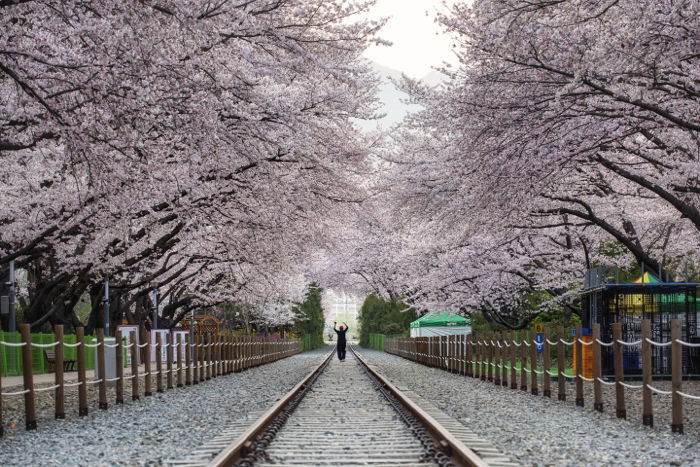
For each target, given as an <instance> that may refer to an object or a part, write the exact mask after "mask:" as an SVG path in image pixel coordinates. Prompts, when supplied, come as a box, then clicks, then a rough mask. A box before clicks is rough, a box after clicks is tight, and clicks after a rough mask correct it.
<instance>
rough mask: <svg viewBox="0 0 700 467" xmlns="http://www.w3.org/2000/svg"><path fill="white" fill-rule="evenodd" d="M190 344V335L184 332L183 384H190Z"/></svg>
mask: <svg viewBox="0 0 700 467" xmlns="http://www.w3.org/2000/svg"><path fill="white" fill-rule="evenodd" d="M191 364H192V345H191V341H190V335H189V333H188V334H185V386H191V385H192V368H191V367H190V365H191Z"/></svg>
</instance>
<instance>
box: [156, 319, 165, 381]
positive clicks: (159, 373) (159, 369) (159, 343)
mask: <svg viewBox="0 0 700 467" xmlns="http://www.w3.org/2000/svg"><path fill="white" fill-rule="evenodd" d="M162 348H163V337H162V335H161V333H159V332H157V333H156V392H163V355H162V354H161V352H162V350H161V349H162Z"/></svg>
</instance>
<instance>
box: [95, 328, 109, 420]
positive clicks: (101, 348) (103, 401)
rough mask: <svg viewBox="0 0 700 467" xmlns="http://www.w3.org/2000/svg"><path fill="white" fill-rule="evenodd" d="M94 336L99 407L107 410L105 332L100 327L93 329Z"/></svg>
mask: <svg viewBox="0 0 700 467" xmlns="http://www.w3.org/2000/svg"><path fill="white" fill-rule="evenodd" d="M95 336H96V337H97V368H99V370H100V374H98V375H97V376H98V377H99V380H100V382H99V383H97V386H98V391H99V399H100V402H99V407H100V409H102V410H107V407H109V406H108V404H107V371H106V370H107V369H106V368H105V332H104V329H102V328H97V329H95Z"/></svg>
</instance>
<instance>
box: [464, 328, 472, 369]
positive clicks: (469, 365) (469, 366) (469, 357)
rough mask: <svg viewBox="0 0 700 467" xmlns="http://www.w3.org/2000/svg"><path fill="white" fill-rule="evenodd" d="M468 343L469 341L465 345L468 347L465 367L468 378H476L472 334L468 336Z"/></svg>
mask: <svg viewBox="0 0 700 467" xmlns="http://www.w3.org/2000/svg"><path fill="white" fill-rule="evenodd" d="M466 341H467V342H466V344H465V345H466V349H465V351H466V356H465V360H466V361H465V365H466V367H467V368H466V372H467V376H469V377H474V366H473V364H474V362H472V360H473V359H474V357H473V352H472V351H473V349H472V345H473V344H472V334H468V335H467V338H466Z"/></svg>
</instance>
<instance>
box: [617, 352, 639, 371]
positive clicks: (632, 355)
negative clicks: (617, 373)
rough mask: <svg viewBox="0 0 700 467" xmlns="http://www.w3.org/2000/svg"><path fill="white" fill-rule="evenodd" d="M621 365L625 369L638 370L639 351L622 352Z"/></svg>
mask: <svg viewBox="0 0 700 467" xmlns="http://www.w3.org/2000/svg"><path fill="white" fill-rule="evenodd" d="M622 367H623V368H624V369H625V370H639V369H640V368H641V367H640V365H639V352H638V351H629V352H622Z"/></svg>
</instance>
